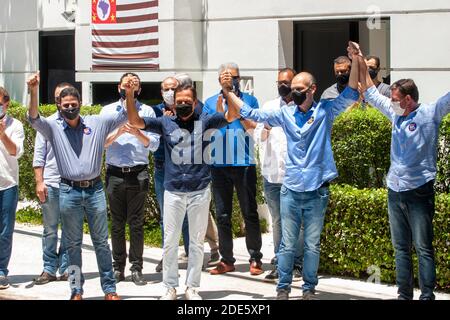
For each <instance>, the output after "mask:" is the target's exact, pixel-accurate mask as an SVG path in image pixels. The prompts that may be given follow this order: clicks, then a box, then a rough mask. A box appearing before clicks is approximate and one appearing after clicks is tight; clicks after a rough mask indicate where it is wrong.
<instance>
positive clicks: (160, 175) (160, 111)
mask: <svg viewBox="0 0 450 320" xmlns="http://www.w3.org/2000/svg"><path fill="white" fill-rule="evenodd" d="M177 87H178V80H177V79H175V78H174V77H167V78H165V79H164V80H163V81H162V82H161V96H162V98H163V102H161V103H160V104H158V105H156V106H152V108H153V111H154V112H155V115H156V117H158V118H159V117H162V116H163V115H164V114H166V113H168V112H169V113H171V112H172V113H173V112H174V110H175V98H174V96H175V89H176V88H177ZM162 139H164V137H161V142H160V144H159V147H158V149H157V150H156V151H155V152H154V153H153V162H154V167H155V173H154V183H155V194H156V200H157V201H158V205H159V211H160V220H159V225H160V227H161V235H162V246H163V247H164V154H165V152H164V142H163V141H162ZM182 230H183V231H182V234H183V244H184V250H185V253H188V252H189V247H188V246H189V226H188V220H187V216H186V218H185V219H184V221H183V229H182ZM162 265H163V260H162V259H161V260H160V261H159V263H158V264H157V265H156V268H155V271H156V272H161V271H162Z"/></svg>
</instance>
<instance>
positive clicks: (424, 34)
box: [391, 12, 450, 102]
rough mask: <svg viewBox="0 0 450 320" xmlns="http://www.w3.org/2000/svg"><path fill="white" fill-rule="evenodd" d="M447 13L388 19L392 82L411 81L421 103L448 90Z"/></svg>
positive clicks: (449, 32)
mask: <svg viewBox="0 0 450 320" xmlns="http://www.w3.org/2000/svg"><path fill="white" fill-rule="evenodd" d="M449 39H450V13H449V12H447V13H433V14H408V15H393V16H392V17H391V67H392V69H393V72H392V79H391V80H392V81H395V80H398V79H401V78H412V79H414V80H415V81H416V82H417V84H418V87H419V91H420V94H421V101H423V102H431V101H435V100H436V99H437V98H438V97H440V96H441V95H443V94H444V93H446V92H448V91H450V59H449V57H450V42H449Z"/></svg>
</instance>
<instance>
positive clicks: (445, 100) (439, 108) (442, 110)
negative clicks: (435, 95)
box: [434, 92, 450, 123]
mask: <svg viewBox="0 0 450 320" xmlns="http://www.w3.org/2000/svg"><path fill="white" fill-rule="evenodd" d="M449 113H450V92H448V93H447V94H446V95H445V96H443V97H442V98H440V99H439V100H438V101H437V102H436V108H435V111H434V121H436V122H437V123H440V122H441V121H442V118H444V117H445V116H446V115H447V114H449Z"/></svg>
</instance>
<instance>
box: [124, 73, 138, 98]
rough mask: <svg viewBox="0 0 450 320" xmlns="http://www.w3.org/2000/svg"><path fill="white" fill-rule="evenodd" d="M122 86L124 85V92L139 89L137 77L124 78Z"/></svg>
mask: <svg viewBox="0 0 450 320" xmlns="http://www.w3.org/2000/svg"><path fill="white" fill-rule="evenodd" d="M124 87H125V91H126V93H131V94H133V93H134V91H138V90H139V79H138V78H137V77H134V76H133V77H127V78H125V81H124Z"/></svg>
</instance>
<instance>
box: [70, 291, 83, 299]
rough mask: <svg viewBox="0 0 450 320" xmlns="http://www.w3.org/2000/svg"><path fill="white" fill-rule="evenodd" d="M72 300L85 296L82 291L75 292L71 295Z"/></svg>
mask: <svg viewBox="0 0 450 320" xmlns="http://www.w3.org/2000/svg"><path fill="white" fill-rule="evenodd" d="M70 300H83V296H82V295H81V294H80V293H74V294H72V296H71V297H70Z"/></svg>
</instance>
